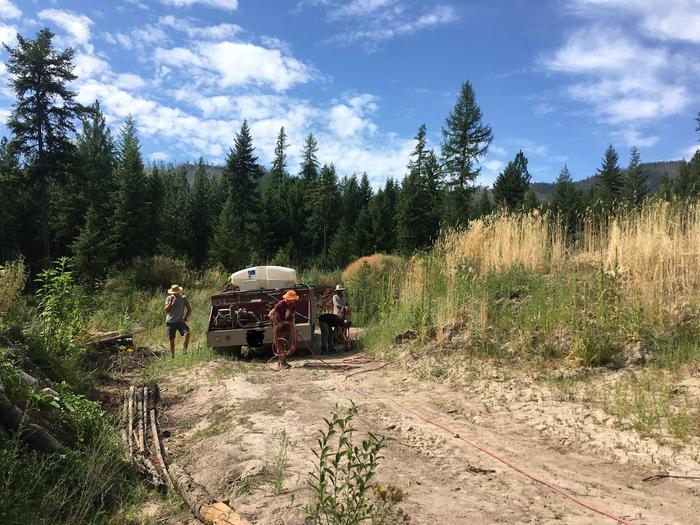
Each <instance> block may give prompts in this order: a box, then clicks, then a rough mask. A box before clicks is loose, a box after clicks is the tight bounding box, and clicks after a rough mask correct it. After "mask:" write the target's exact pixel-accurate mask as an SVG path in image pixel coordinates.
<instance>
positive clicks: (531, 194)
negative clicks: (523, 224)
mask: <svg viewBox="0 0 700 525" xmlns="http://www.w3.org/2000/svg"><path fill="white" fill-rule="evenodd" d="M539 208H540V200H539V199H538V198H537V193H535V190H534V188H532V187H529V188H528V189H527V191H526V192H525V197H524V198H523V206H522V210H523V211H524V212H525V213H529V212H531V211H532V210H537V209H539Z"/></svg>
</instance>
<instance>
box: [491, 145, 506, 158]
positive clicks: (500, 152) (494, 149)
mask: <svg viewBox="0 0 700 525" xmlns="http://www.w3.org/2000/svg"><path fill="white" fill-rule="evenodd" d="M507 153H508V151H506V149H505V148H501V147H500V146H494V145H493V144H492V145H491V146H490V147H489V154H490V155H496V156H497V157H505V156H506V154H507Z"/></svg>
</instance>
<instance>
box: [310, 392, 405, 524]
mask: <svg viewBox="0 0 700 525" xmlns="http://www.w3.org/2000/svg"><path fill="white" fill-rule="evenodd" d="M340 412H341V411H340V408H339V407H338V406H336V408H335V410H334V411H333V414H332V417H331V419H324V420H325V422H326V429H325V430H320V431H319V433H320V437H319V438H318V449H317V450H314V451H313V453H314V455H315V456H316V458H317V463H316V465H315V468H314V471H313V472H312V473H311V479H310V481H309V485H310V486H311V489H312V491H313V501H312V502H311V503H310V504H309V505H308V506H307V507H306V514H307V518H308V519H309V520H310V523H312V524H314V525H320V524H328V525H354V524H359V523H365V522H369V523H373V524H377V525H379V524H384V523H396V521H388V520H389V519H390V515H392V514H393V512H391V511H392V510H393V509H387V506H386V502H387V501H390V498H389V499H388V500H387V499H386V498H385V499H383V500H382V499H380V500H377V499H376V497H375V493H376V491H373V489H374V488H375V486H374V484H373V481H374V477H375V474H376V472H377V468H378V467H379V462H380V461H381V460H382V459H383V456H382V455H381V452H382V449H383V448H384V446H385V442H386V439H385V438H384V437H381V436H375V435H374V434H372V433H370V434H369V435H368V437H367V439H365V440H363V441H362V444H361V445H359V446H358V445H355V444H354V443H353V434H354V433H355V432H356V429H355V427H354V426H353V419H354V418H355V416H356V415H357V407H356V406H355V405H354V404H353V405H352V406H351V407H350V408H348V409H347V411H346V413H345V415H344V416H342V415H341V413H340Z"/></svg>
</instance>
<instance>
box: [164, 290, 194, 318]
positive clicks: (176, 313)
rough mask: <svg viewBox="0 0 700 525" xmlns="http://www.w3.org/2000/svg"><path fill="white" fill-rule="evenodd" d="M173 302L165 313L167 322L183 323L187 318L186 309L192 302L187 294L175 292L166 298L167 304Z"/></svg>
mask: <svg viewBox="0 0 700 525" xmlns="http://www.w3.org/2000/svg"><path fill="white" fill-rule="evenodd" d="M170 303H172V304H173V307H172V308H171V309H170V311H169V312H167V314H166V315H165V322H166V323H181V322H182V321H183V320H184V319H185V310H186V309H187V307H188V306H189V304H190V301H189V299H187V296H186V295H182V294H173V295H169V296H168V298H167V299H166V300H165V305H166V306H167V305H168V304H170Z"/></svg>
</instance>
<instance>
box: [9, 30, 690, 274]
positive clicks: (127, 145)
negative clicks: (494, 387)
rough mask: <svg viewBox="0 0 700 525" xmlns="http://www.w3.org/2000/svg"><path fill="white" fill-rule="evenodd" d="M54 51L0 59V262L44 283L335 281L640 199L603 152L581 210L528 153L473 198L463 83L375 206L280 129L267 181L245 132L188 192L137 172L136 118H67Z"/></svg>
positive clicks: (65, 78) (65, 79) (23, 43)
mask: <svg viewBox="0 0 700 525" xmlns="http://www.w3.org/2000/svg"><path fill="white" fill-rule="evenodd" d="M52 38H53V34H52V33H51V32H50V31H49V30H48V29H43V30H41V31H40V32H39V33H38V34H37V36H36V38H35V39H34V40H31V39H24V38H23V37H21V36H20V35H18V43H17V45H16V47H14V48H9V47H7V46H6V49H7V51H8V53H9V59H8V72H9V73H10V74H11V76H12V87H13V88H14V91H15V93H16V96H17V100H16V102H15V105H14V107H13V111H12V113H11V116H10V118H9V119H8V123H7V126H8V128H9V130H10V132H11V135H10V137H8V138H4V139H2V140H1V141H0V196H2V203H0V261H4V260H8V259H10V258H13V257H16V256H18V255H21V256H23V257H25V259H27V260H28V262H30V263H32V264H33V266H34V267H35V268H39V267H41V266H42V265H44V264H46V263H47V262H48V261H49V260H50V259H51V258H56V257H59V256H63V255H69V256H72V257H73V258H74V262H75V265H76V266H77V268H78V269H79V270H80V272H81V274H82V275H84V276H86V277H87V278H89V279H98V278H100V277H102V276H104V275H105V274H106V273H107V271H108V270H109V269H110V268H112V267H114V266H126V265H128V264H129V263H130V262H131V261H132V260H133V259H134V258H136V257H144V256H149V255H156V254H165V255H169V256H173V257H178V258H183V259H186V260H187V261H188V262H189V263H190V264H192V265H193V266H195V267H198V268H202V267H205V266H207V265H211V264H221V265H223V266H224V267H225V268H226V269H228V270H236V269H239V268H242V267H245V266H247V265H251V264H261V263H266V262H267V263H274V264H282V265H292V266H297V267H305V266H311V265H317V266H321V267H326V268H333V267H342V266H344V265H346V264H347V263H348V262H349V261H351V260H352V259H354V258H356V257H359V256H362V255H367V254H370V253H374V252H400V253H406V254H411V253H413V252H414V251H416V250H421V249H425V248H427V247H429V246H430V245H431V244H432V242H433V241H434V240H435V238H436V237H437V236H438V234H439V230H440V229H441V228H443V227H449V226H462V225H465V224H467V223H468V221H470V220H472V219H475V218H479V217H482V216H484V215H487V214H489V213H491V212H492V211H493V210H494V209H495V208H504V209H507V210H509V211H521V210H524V211H529V210H532V209H535V208H543V209H551V210H553V211H555V212H556V213H557V214H559V215H560V216H561V217H562V218H563V219H564V220H565V221H566V223H567V225H568V227H569V230H570V231H571V232H575V231H576V230H577V229H578V228H580V217H581V214H582V212H583V210H585V209H594V210H597V211H598V212H600V213H608V212H610V211H611V210H613V209H614V208H616V207H617V206H619V205H621V204H630V205H635V206H636V205H639V204H640V203H641V202H643V200H644V199H645V198H647V196H648V193H649V191H648V188H647V184H646V178H645V174H644V173H643V171H642V169H641V167H640V155H639V152H638V151H637V150H636V148H633V150H632V152H631V155H630V162H629V165H628V166H627V169H626V170H623V169H621V168H620V166H619V158H618V154H617V152H616V151H615V149H614V148H613V147H612V146H610V147H609V148H608V149H607V151H606V152H605V155H604V159H603V163H602V166H601V168H600V169H599V170H598V177H597V182H596V185H595V187H594V188H593V189H592V190H591V191H590V192H587V193H585V194H584V193H581V192H579V191H578V190H577V189H576V188H575V186H574V183H573V181H572V178H571V174H570V173H569V171H568V169H567V168H566V166H565V167H564V168H563V170H562V172H561V173H560V175H559V177H558V179H557V182H556V185H555V188H554V193H553V195H552V198H551V200H550V201H549V202H546V203H540V202H538V200H537V196H536V195H535V192H534V190H533V189H532V188H531V186H530V178H531V177H530V174H529V171H528V160H527V158H526V156H525V155H524V153H523V152H522V151H520V152H518V153H517V154H516V155H515V157H514V159H513V160H512V161H510V162H509V163H508V164H507V165H506V167H505V168H504V170H503V171H502V173H500V175H499V176H498V178H497V180H496V181H495V183H494V185H493V189H492V190H486V189H484V188H478V187H477V186H476V185H475V181H476V179H477V177H478V176H479V174H480V166H479V161H480V160H481V159H482V158H483V156H484V155H485V154H486V152H487V151H488V148H489V146H490V144H491V142H492V141H493V132H492V130H491V128H490V126H488V125H487V124H484V123H483V122H482V113H481V110H480V108H479V106H478V104H477V103H476V98H475V93H474V90H473V87H472V85H471V84H470V83H469V82H466V83H464V84H463V85H462V87H461V90H460V93H459V96H458V99H457V102H456V104H455V107H454V109H453V110H452V111H451V112H450V114H449V115H448V117H447V118H446V120H445V124H444V126H443V129H442V143H441V145H440V150H439V153H438V152H436V151H435V150H433V149H431V148H430V147H429V145H428V140H427V129H426V126H425V125H421V126H420V127H419V129H418V131H417V134H416V136H415V139H416V146H415V149H414V151H413V152H412V154H411V156H410V159H409V161H408V164H407V169H406V173H405V174H404V175H403V177H402V179H401V180H399V179H398V178H396V179H394V178H390V179H388V180H387V181H386V182H385V184H384V185H383V187H381V188H380V189H378V190H376V191H375V190H374V189H373V188H372V186H371V184H370V181H369V178H368V176H367V174H366V173H363V174H362V175H360V176H357V175H355V174H353V175H351V176H343V177H339V176H338V174H337V172H336V169H335V167H334V166H333V165H332V164H324V165H321V164H320V162H319V160H318V143H317V141H316V138H315V137H314V135H313V134H311V133H310V134H309V135H308V136H307V137H306V138H305V141H304V143H303V145H302V148H301V154H300V159H301V162H300V166H299V169H298V173H294V174H292V173H290V171H289V168H288V162H287V155H288V149H289V147H290V145H289V143H288V139H287V134H286V131H285V129H284V128H281V129H280V130H279V134H278V137H277V142H276V147H275V151H274V158H273V159H272V162H271V164H270V166H269V167H265V166H263V165H262V164H261V163H260V162H259V160H258V157H257V155H256V150H255V146H254V141H253V137H252V135H251V132H250V128H249V126H248V123H247V122H246V121H244V122H243V124H242V125H241V127H240V129H239V130H238V131H237V133H236V134H235V137H234V140H233V144H232V146H231V148H230V150H229V152H228V155H227V157H226V161H225V166H224V168H223V171H222V173H221V175H218V176H215V177H211V176H209V175H208V174H207V169H206V168H207V166H206V165H205V163H204V161H203V160H202V159H200V160H199V162H198V164H197V166H196V171H195V173H194V176H193V177H191V179H190V180H188V177H187V175H186V172H185V170H184V169H182V168H178V167H172V166H171V167H168V168H166V167H164V166H163V165H154V166H145V165H144V161H143V156H142V153H141V145H140V142H139V138H138V133H137V128H136V123H135V122H134V119H133V118H131V117H127V118H126V119H125V121H124V123H123V125H122V126H121V128H120V129H119V132H118V135H117V136H116V137H114V136H113V135H112V131H111V130H110V129H109V127H108V126H107V123H106V119H105V116H104V115H103V113H102V111H101V108H100V105H99V102H95V103H94V104H93V105H91V106H89V107H82V106H80V105H79V104H77V103H76V102H75V98H76V93H74V92H73V91H71V90H70V89H69V88H68V87H67V86H69V85H70V83H71V82H72V81H73V80H75V75H74V74H73V63H72V61H73V51H72V50H71V49H66V50H64V51H57V50H55V49H54V47H53V44H52ZM36 71H41V72H42V74H41V75H37V74H35V72H36ZM698 119H700V115H699V116H698ZM75 123H80V124H82V126H81V127H80V129H79V130H76V126H75ZM698 123H699V126H698V127H699V128H700V120H699V121H698ZM661 194H662V196H664V197H667V198H671V197H673V196H679V197H696V196H699V195H700V153H696V155H695V156H694V157H693V159H692V160H691V161H690V162H689V163H684V164H683V165H682V167H681V171H680V174H679V176H678V177H677V178H676V179H675V180H673V181H670V180H667V181H665V182H664V184H663V185H662V188H661Z"/></svg>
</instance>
